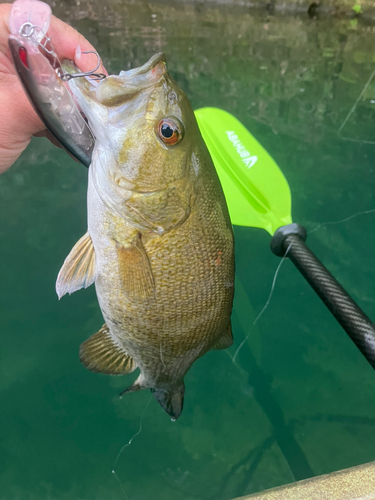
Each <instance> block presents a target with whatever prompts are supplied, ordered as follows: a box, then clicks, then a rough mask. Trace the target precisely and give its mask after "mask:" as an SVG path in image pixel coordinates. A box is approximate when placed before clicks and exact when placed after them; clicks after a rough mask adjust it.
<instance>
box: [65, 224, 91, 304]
mask: <svg viewBox="0 0 375 500" xmlns="http://www.w3.org/2000/svg"><path fill="white" fill-rule="evenodd" d="M95 279H96V269H95V250H94V245H93V244H92V240H91V236H90V235H89V233H88V232H87V233H86V234H85V235H83V236H82V238H81V239H79V240H78V241H77V243H76V244H75V245H74V247H73V248H72V250H71V251H70V254H69V255H68V256H67V258H66V259H65V261H64V264H63V266H62V268H61V269H60V272H59V275H58V276H57V281H56V293H57V295H58V297H59V299H61V297H63V295H65V294H66V293H69V294H72V293H73V292H76V291H77V290H80V289H81V288H87V287H88V286H90V285H92V284H93V283H94V281H95Z"/></svg>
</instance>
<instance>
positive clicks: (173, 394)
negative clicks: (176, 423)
mask: <svg viewBox="0 0 375 500" xmlns="http://www.w3.org/2000/svg"><path fill="white" fill-rule="evenodd" d="M151 392H152V394H153V396H154V398H155V399H156V401H157V402H158V403H159V405H160V406H161V407H162V408H163V409H164V410H165V411H166V412H167V413H168V415H170V416H171V417H172V419H173V420H177V419H178V417H179V416H180V415H181V412H182V408H183V406H184V394H185V384H184V383H183V382H182V384H181V385H180V386H179V387H177V388H175V387H173V388H171V389H151Z"/></svg>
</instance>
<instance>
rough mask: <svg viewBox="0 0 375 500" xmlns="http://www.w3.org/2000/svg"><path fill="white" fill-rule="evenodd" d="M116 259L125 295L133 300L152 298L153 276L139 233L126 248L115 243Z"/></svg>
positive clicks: (153, 292)
mask: <svg viewBox="0 0 375 500" xmlns="http://www.w3.org/2000/svg"><path fill="white" fill-rule="evenodd" d="M117 257H118V265H119V272H120V279H121V283H122V287H123V290H124V292H125V294H126V295H128V296H129V297H133V298H141V299H147V298H154V297H155V282H154V276H153V274H152V269H151V264H150V260H149V258H148V255H147V253H146V250H145V248H144V246H143V243H142V236H141V233H138V234H137V236H136V237H135V238H134V239H133V240H132V241H131V242H130V244H129V245H127V246H126V247H125V246H123V245H121V244H120V243H117Z"/></svg>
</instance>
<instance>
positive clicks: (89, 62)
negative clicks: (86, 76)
mask: <svg viewBox="0 0 375 500" xmlns="http://www.w3.org/2000/svg"><path fill="white" fill-rule="evenodd" d="M48 36H49V37H50V38H51V42H52V45H53V47H54V49H55V52H56V54H57V56H58V58H59V59H60V60H61V61H62V60H63V59H70V60H71V61H74V62H75V64H76V65H77V66H78V67H79V69H80V70H81V71H90V70H91V69H93V68H95V66H96V64H97V58H96V56H95V54H83V55H82V57H81V59H79V60H77V59H76V58H75V53H76V48H77V45H79V46H80V47H81V51H82V52H84V51H86V50H95V48H94V47H93V46H92V45H91V43H90V42H89V41H87V40H86V38H85V37H84V36H83V35H81V34H80V33H78V31H77V30H75V29H74V28H72V26H69V25H68V24H66V23H64V22H63V21H60V19H58V18H57V17H55V16H52V17H51V24H50V27H49V29H48ZM97 71H98V72H100V73H105V74H106V75H108V73H107V71H106V69H105V68H104V66H103V64H101V65H100V66H99V68H98V70H97Z"/></svg>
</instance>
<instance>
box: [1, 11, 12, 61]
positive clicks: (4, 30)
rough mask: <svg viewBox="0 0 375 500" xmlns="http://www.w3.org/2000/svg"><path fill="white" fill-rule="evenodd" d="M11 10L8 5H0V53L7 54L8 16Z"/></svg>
mask: <svg viewBox="0 0 375 500" xmlns="http://www.w3.org/2000/svg"><path fill="white" fill-rule="evenodd" d="M11 8H12V6H11V4H10V3H4V4H1V5H0V52H2V53H3V54H7V53H8V36H9V34H10V30H9V14H10V9H11Z"/></svg>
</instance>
